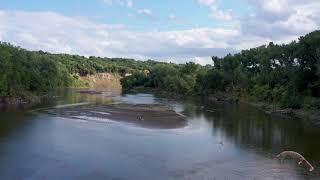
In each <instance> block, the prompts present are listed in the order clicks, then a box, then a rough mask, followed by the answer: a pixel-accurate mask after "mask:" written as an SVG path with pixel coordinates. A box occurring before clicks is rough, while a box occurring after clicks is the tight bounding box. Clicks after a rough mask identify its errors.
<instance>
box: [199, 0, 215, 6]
mask: <svg viewBox="0 0 320 180" xmlns="http://www.w3.org/2000/svg"><path fill="white" fill-rule="evenodd" d="M198 3H199V4H201V5H204V6H209V7H211V6H215V5H216V4H217V3H218V0H198Z"/></svg>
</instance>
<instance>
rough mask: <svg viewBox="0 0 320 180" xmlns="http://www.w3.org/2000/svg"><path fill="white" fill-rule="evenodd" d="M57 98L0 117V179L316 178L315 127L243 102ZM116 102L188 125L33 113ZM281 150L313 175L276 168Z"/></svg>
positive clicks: (289, 166) (318, 149)
mask: <svg viewBox="0 0 320 180" xmlns="http://www.w3.org/2000/svg"><path fill="white" fill-rule="evenodd" d="M59 94H62V96H61V97H58V98H56V99H55V100H54V101H51V102H50V103H48V104H46V105H42V106H39V107H34V108H32V109H28V110H7V111H3V112H0V162H1V163H0V177H1V178H0V179H1V180H2V179H4V180H7V179H8V180H12V179H23V180H24V179H30V180H43V179H50V180H51V179H52V180H70V179H76V180H78V179H79V180H81V179H93V180H95V179H103V180H104V179H137V180H141V179H153V180H156V179H159V180H166V179H197V180H198V179H210V180H211V179H212V180H214V179H216V180H219V179H221V180H233V179H235V180H237V179H246V180H247V179H249V180H251V179H252V180H254V179H262V180H264V179H266V180H269V179H270V180H271V179H288V180H289V179H290V180H295V179H297V180H298V179H299V180H300V179H306V180H307V179H320V176H319V172H320V171H319V168H320V141H319V137H320V129H319V128H317V127H313V126H312V125H311V124H308V123H303V122H302V121H301V120H297V119H283V118H280V117H270V116H269V115H266V114H264V113H263V112H262V111H259V110H257V109H255V108H253V107H250V106H248V105H245V104H238V105H228V104H223V103H220V104H219V103H210V102H205V101H202V100H194V99H193V100H192V99H188V100H170V99H165V98H159V97H155V96H154V95H151V94H135V95H124V96H120V95H116V96H115V97H112V98H110V97H104V96H103V95H86V94H79V93H77V92H76V91H65V92H63V93H61V92H60V93H59ZM119 102H125V103H132V104H162V105H165V106H168V107H171V108H173V109H174V110H175V111H176V112H178V113H181V114H182V115H184V116H186V117H187V119H188V126H187V127H184V128H179V129H170V130H166V129H149V128H142V127H140V126H139V125H134V124H129V123H124V122H114V121H112V120H111V121H110V120H108V121H106V122H105V123H98V122H96V121H90V117H88V119H89V120H88V121H85V120H79V119H69V118H64V117H57V116H52V115H50V114H46V113H42V112H41V111H39V110H40V109H46V108H48V107H58V108H64V107H69V106H77V105H78V106H81V105H85V104H86V103H90V104H104V103H119ZM79 103H80V104H79ZM79 116H81V115H79ZM283 150H295V151H298V152H300V153H301V154H303V155H305V157H306V158H307V159H308V160H310V162H311V163H312V164H313V165H314V166H315V171H314V172H308V169H307V168H306V167H304V166H298V165H297V164H296V163H295V162H292V161H285V163H283V164H280V162H279V161H277V160H275V159H274V156H275V155H276V154H278V153H279V152H281V151H283Z"/></svg>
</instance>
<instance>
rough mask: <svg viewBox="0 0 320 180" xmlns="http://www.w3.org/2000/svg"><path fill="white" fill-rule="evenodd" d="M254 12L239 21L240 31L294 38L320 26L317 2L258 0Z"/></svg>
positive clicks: (319, 12)
mask: <svg viewBox="0 0 320 180" xmlns="http://www.w3.org/2000/svg"><path fill="white" fill-rule="evenodd" d="M250 2H251V3H252V4H253V5H254V6H255V7H256V8H257V12H256V13H255V14H253V15H251V16H247V17H244V18H243V19H242V20H241V27H242V31H243V33H249V34H252V35H256V36H260V37H269V38H272V39H277V38H280V37H285V36H286V37H291V38H293V37H296V36H297V35H302V34H305V33H307V32H310V31H313V30H316V29H318V28H319V27H320V21H319V18H318V19H317V17H319V16H320V1H318V0H309V1H304V2H302V1H298V0H281V1H280V0H271V1H270V2H267V1H262V0H257V1H253V0H250Z"/></svg>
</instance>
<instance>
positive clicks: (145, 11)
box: [137, 9, 156, 19]
mask: <svg viewBox="0 0 320 180" xmlns="http://www.w3.org/2000/svg"><path fill="white" fill-rule="evenodd" d="M137 12H138V14H140V15H142V16H144V17H147V18H150V19H156V17H155V16H154V14H153V12H152V11H151V10H150V9H138V11H137Z"/></svg>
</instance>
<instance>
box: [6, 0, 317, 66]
mask: <svg viewBox="0 0 320 180" xmlns="http://www.w3.org/2000/svg"><path fill="white" fill-rule="evenodd" d="M319 9H320V1H319V0H308V1H304V2H301V1H300V0H268V1H264V0H90V1H89V0H54V1H53V0H24V1H21V0H1V1H0V24H1V26H0V41H8V42H11V43H13V44H15V45H19V46H21V47H24V48H27V49H31V50H40V49H42V50H46V51H49V52H53V53H72V54H81V55H86V56H89V55H95V56H107V57H132V58H137V59H142V60H144V59H155V60H162V61H174V62H177V63H184V62H187V61H195V62H197V63H200V64H207V63H211V60H210V56H212V55H217V56H224V55H226V54H227V53H234V52H238V51H240V50H241V49H245V48H251V47H255V46H258V45H261V44H265V43H268V42H270V41H274V42H276V43H283V42H289V41H291V40H294V39H296V38H298V37H299V36H301V35H304V34H306V33H308V32H310V31H313V30H316V29H319V27H320V19H319V18H318V17H319V16H320V10H319Z"/></svg>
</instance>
